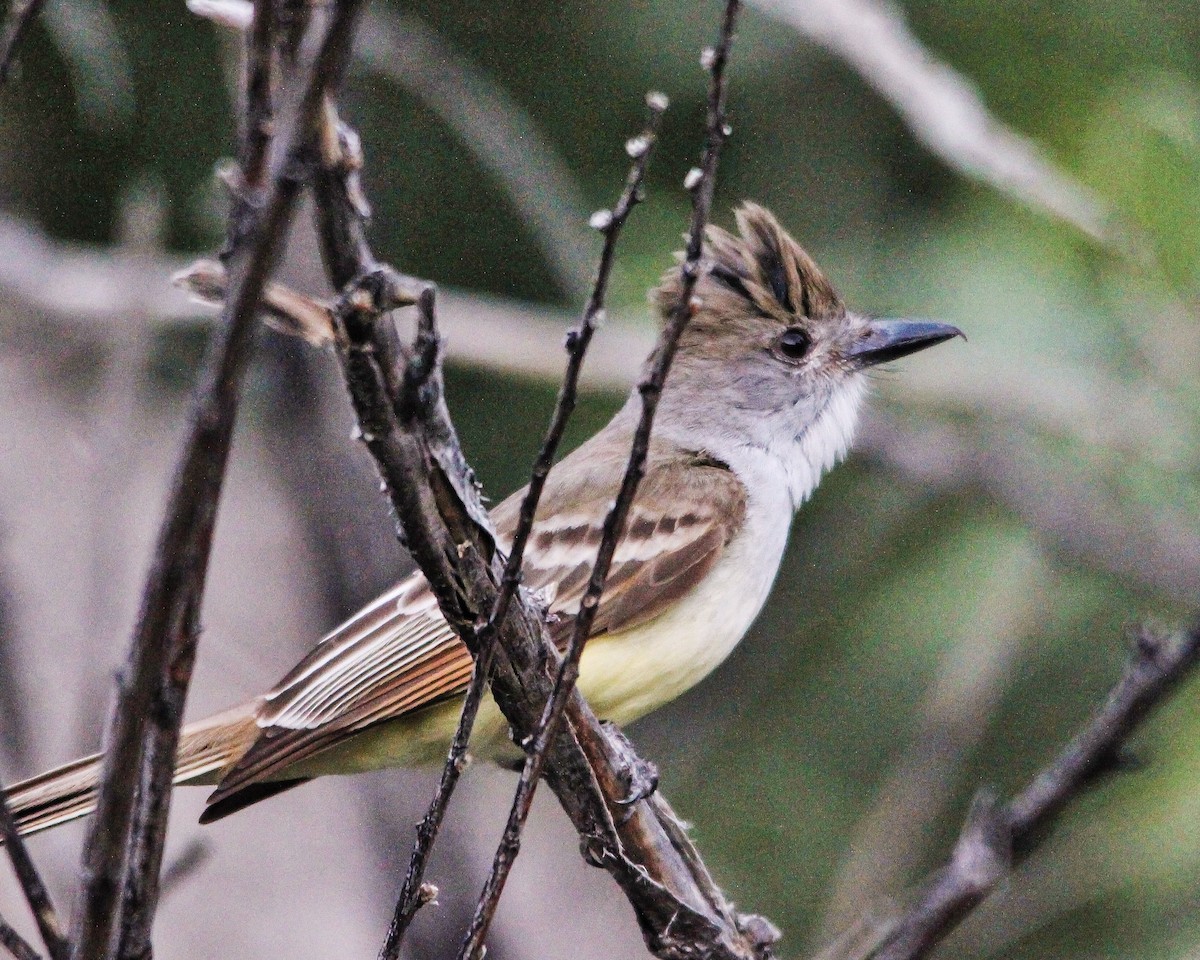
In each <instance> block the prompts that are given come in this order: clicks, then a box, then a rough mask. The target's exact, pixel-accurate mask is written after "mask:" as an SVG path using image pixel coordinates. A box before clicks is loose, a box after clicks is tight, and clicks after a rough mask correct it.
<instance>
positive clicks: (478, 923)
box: [459, 0, 740, 960]
mask: <svg viewBox="0 0 1200 960" xmlns="http://www.w3.org/2000/svg"><path fill="white" fill-rule="evenodd" d="M739 6H740V4H739V3H738V0H729V2H728V3H726V5H725V14H724V18H723V19H722V22H721V31H720V35H719V39H718V42H717V46H716V47H715V48H714V49H713V51H712V52H711V56H710V53H709V51H705V56H704V61H705V64H706V66H708V67H709V69H710V71H711V77H710V82H709V92H708V116H707V130H706V136H705V143H704V153H703V159H702V160H701V166H700V168H699V169H700V176H699V179H697V178H696V176H695V175H694V174H689V175H688V189H690V190H691V191H692V222H691V228H690V230H689V232H688V244H687V255H686V259H685V260H684V263H683V266H682V270H683V291H682V295H681V297H680V305H679V306H678V307H677V308H676V310H675V311H674V313H673V314H672V316H671V317H669V318H668V320H667V323H666V326H665V327H664V328H663V331H662V334H661V335H660V337H659V341H658V345H657V346H656V348H655V352H654V354H653V356H654V360H653V364H652V366H651V368H650V372H649V374H648V375H647V376H646V377H645V379H643V380H642V382H641V383H639V384H638V392H639V393H640V395H641V398H642V414H641V418H640V420H639V421H638V425H637V429H636V430H635V431H634V436H633V444H632V448H631V449H630V451H629V462H628V463H627V465H626V468H625V475H624V477H623V478H622V480H621V488H620V491H619V492H618V494H617V498H616V502H615V503H614V504H613V507H612V509H611V510H610V511H609V512H608V515H607V516H606V517H605V518H604V527H603V532H602V535H601V540H600V547H599V549H598V551H597V554H596V562H595V564H594V565H593V567H592V573H591V577H590V579H589V581H588V586H587V590H586V591H585V592H584V595H583V598H582V600H581V601H580V605H579V613H578V615H577V616H576V618H575V624H574V628H573V630H572V634H571V640H570V643H569V644H568V646H567V652H566V656H565V657H564V658H563V662H562V664H561V666H560V667H559V670H558V675H557V676H556V677H555V681H554V692H553V694H552V695H551V697H550V699H549V701H547V703H546V707H545V710H544V711H543V713H542V716H541V719H540V720H539V724H538V727H537V736H536V737H535V738H534V740H533V745H532V749H530V750H529V751H528V753H527V755H526V759H525V765H524V767H523V768H522V770H521V777H520V780H519V781H518V783H517V791H516V795H515V796H514V798H513V803H512V808H511V810H510V811H509V816H508V822H507V823H506V824H505V828H504V835H503V836H502V837H501V840H500V844H499V846H498V847H497V849H496V855H495V858H494V860H493V861H492V869H491V873H490V874H489V875H488V879H487V882H486V883H485V884H484V888H483V892H482V893H481V894H480V896H479V902H478V904H477V905H476V908H475V914H474V916H473V917H472V918H471V924H470V926H469V927H468V929H467V933H466V936H465V937H464V939H463V945H462V948H461V950H460V951H459V960H477V958H478V957H479V956H481V954H482V948H483V939H484V937H485V936H486V935H487V930H488V927H489V926H490V925H491V921H492V917H493V916H494V915H495V912H496V907H497V905H498V904H499V902H500V895H501V894H502V893H503V891H504V884H505V881H506V880H507V879H508V874H509V872H510V870H511V869H512V865H513V863H514V862H515V860H516V858H517V853H518V852H519V851H520V847H521V832H522V831H523V830H524V827H525V821H526V820H527V819H528V817H529V810H530V808H531V807H532V805H533V797H534V794H535V793H536V791H537V784H538V780H539V779H540V778H541V775H542V768H543V765H544V764H545V762H546V752H547V750H548V749H549V746H550V743H551V741H552V740H553V739H554V737H555V735H556V733H557V731H558V724H559V721H560V719H561V718H562V715H563V710H564V709H565V707H566V703H567V698H568V697H569V696H570V695H571V693H572V691H573V690H574V689H575V684H576V681H577V680H578V679H579V662H580V658H581V657H582V656H583V647H584V644H585V643H586V642H587V638H588V637H589V636H590V635H591V632H592V623H593V621H594V620H595V617H596V611H597V610H598V609H599V605H600V597H601V594H602V593H603V591H604V583H605V581H606V580H607V579H608V570H609V567H610V565H611V564H612V558H613V555H614V553H615V552H616V549H617V541H618V539H619V538H620V536H621V534H622V532H623V531H624V529H625V520H626V517H627V516H628V514H629V509H630V507H631V506H632V504H633V498H634V496H635V495H636V493H637V488H638V485H639V484H640V483H641V480H642V476H643V475H644V474H645V467H646V457H647V455H648V453H649V450H650V432H651V430H652V429H653V426H654V415H655V413H656V412H657V410H658V400H659V397H660V396H661V395H662V389H663V385H664V384H665V383H666V379H667V374H668V373H669V372H670V369H671V362H672V361H673V360H674V358H675V351H676V348H677V347H678V344H679V338H680V336H681V335H682V333H683V329H684V327H685V326H686V325H687V322H688V320H689V319H690V317H691V315H692V309H693V305H692V302H691V301H692V293H693V291H694V290H695V286H696V281H697V280H698V279H699V276H700V254H701V250H702V249H703V242H704V231H705V229H706V227H707V226H708V220H709V215H710V213H711V211H712V200H713V191H714V189H715V187H716V172H717V162H718V160H719V159H720V155H721V147H722V146H723V145H724V143H725V139H726V137H727V136H728V131H727V127H726V123H725V100H726V91H727V84H726V70H725V68H726V65H727V64H728V62H729V50H730V47H731V46H732V44H733V31H734V27H735V25H736V23H737V14H738V9H739ZM580 360H582V358H580ZM578 372H579V371H578V369H574V370H572V369H571V368H570V367H569V368H568V373H567V380H566V382H565V384H564V390H565V389H568V388H573V386H574V380H573V378H575V379H577V378H578ZM565 418H566V414H564V416H563V420H564V423H565ZM539 466H543V465H542V464H540V463H539ZM544 467H545V469H547V470H548V469H549V465H548V464H545V465H544ZM535 477H536V473H535ZM543 479H544V478H543ZM530 521H531V522H532V515H531V516H530ZM526 533H528V530H527V531H526ZM506 572H507V571H506ZM514 578H515V574H514Z"/></svg>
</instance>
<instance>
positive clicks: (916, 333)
mask: <svg viewBox="0 0 1200 960" xmlns="http://www.w3.org/2000/svg"><path fill="white" fill-rule="evenodd" d="M954 337H962V338H963V339H964V340H965V339H967V338H966V336H965V335H964V334H963V332H962V331H961V330H959V329H958V327H954V326H951V325H950V324H948V323H934V322H933V321H932V320H872V321H871V323H870V326H869V327H868V328H867V333H866V335H865V336H864V337H863V338H862V339H861V340H859V341H858V343H856V344H855V345H854V346H853V347H851V349H850V352H849V354H848V356H849V358H850V359H851V360H853V361H854V363H856V364H857V365H858V368H859V369H860V370H861V369H863V368H865V367H873V366H875V365H876V364H878V363H887V362H888V361H889V360H898V359H899V358H900V357H907V356H908V355H909V354H910V353H916V352H917V351H918V350H924V349H925V348H926V347H932V346H933V345H934V344H936V343H943V342H944V341H946V340H950V339H952V338H954Z"/></svg>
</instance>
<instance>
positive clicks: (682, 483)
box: [8, 204, 953, 832]
mask: <svg viewBox="0 0 1200 960" xmlns="http://www.w3.org/2000/svg"><path fill="white" fill-rule="evenodd" d="M737 224H738V234H736V235H735V234H733V233H729V232H727V231H725V230H721V229H719V228H716V227H711V228H709V230H708V233H707V238H706V245H705V257H704V259H705V268H706V272H705V274H704V275H703V276H702V279H701V280H700V282H699V284H698V285H697V288H696V296H697V298H698V301H697V305H696V306H695V307H694V309H693V311H692V313H693V316H692V318H691V321H690V323H689V325H688V326H687V328H686V330H685V332H684V334H683V337H682V339H681V341H680V345H679V353H678V355H677V358H676V364H675V368H674V370H673V372H672V375H671V378H670V380H668V382H667V386H666V389H665V391H664V393H663V396H662V400H661V405H660V410H659V420H658V425H657V426H656V433H655V437H654V439H653V441H652V443H651V447H650V455H649V458H648V460H647V466H646V473H645V477H644V480H643V481H642V484H641V487H640V488H639V491H638V495H637V497H636V498H635V500H634V502H633V504H632V507H631V510H630V514H629V519H628V522H627V526H626V530H625V532H624V534H623V536H622V538H621V540H620V541H619V543H618V546H617V550H616V555H615V557H614V562H613V565H612V568H611V571H610V573H609V577H608V581H607V584H606V587H605V590H604V594H603V597H602V599H601V601H600V606H599V610H598V612H597V616H596V619H595V624H594V627H593V632H592V635H591V638H590V639H589V642H588V645H587V647H586V648H585V650H584V654H583V661H582V665H581V674H580V684H581V687H582V688H583V689H584V692H585V694H586V695H587V696H588V697H589V699H590V700H592V702H593V705H595V706H596V708H597V710H598V711H601V713H602V715H604V716H607V717H611V718H613V719H617V720H619V721H625V720H628V719H632V718H636V717H637V716H641V715H642V714H644V713H645V712H647V711H648V710H652V709H654V708H655V707H657V706H658V705H660V704H662V703H664V702H666V701H668V700H670V699H672V698H673V697H675V696H678V695H679V694H680V693H681V692H683V691H684V690H686V689H688V688H689V687H690V686H692V685H693V684H694V683H696V682H698V681H699V679H701V678H702V677H703V676H705V675H706V674H707V673H708V672H709V671H710V670H712V669H713V668H714V667H715V666H716V665H717V664H718V663H720V661H721V660H722V659H723V658H724V657H725V656H726V655H727V654H728V653H729V651H730V650H732V649H733V646H734V645H735V644H736V643H737V642H738V641H739V640H740V639H741V637H742V635H743V634H744V633H745V631H746V629H747V628H748V627H749V625H750V623H751V622H752V621H753V619H754V617H755V615H756V614H757V612H758V610H759V608H760V607H761V604H762V603H763V601H764V600H765V598H766V596H767V593H768V591H769V590H770V586H771V582H772V580H773V578H774V575H775V571H776V569H777V567H778V564H779V559H780V557H781V556H782V553H783V548H784V544H785V542H786V538H787V528H788V525H789V521H790V518H791V513H792V510H793V509H794V508H795V507H796V506H797V505H798V504H799V503H801V502H803V500H804V498H805V497H807V496H808V495H809V494H810V493H811V491H812V489H813V488H815V486H816V484H817V482H818V480H819V478H820V476H821V473H822V471H824V470H825V469H828V467H829V466H831V465H832V464H833V463H834V462H836V460H837V459H838V457H839V456H841V454H842V453H843V452H844V451H845V449H846V446H847V444H848V443H849V438H850V434H851V431H852V430H853V424H854V418H855V415H856V411H857V404H858V399H859V397H860V396H861V393H862V385H861V377H859V371H860V370H861V369H862V368H863V366H865V365H868V364H869V363H870V362H875V361H874V360H865V359H863V356H864V355H863V353H862V351H863V350H864V349H866V348H867V347H870V348H872V349H873V348H874V346H876V345H877V342H876V340H873V339H871V338H872V337H883V338H884V339H883V340H880V341H879V343H885V345H886V343H887V341H886V336H887V334H888V331H887V330H886V329H883V330H876V329H875V328H873V327H872V326H871V322H870V321H868V320H867V319H866V318H863V317H860V316H857V315H855V314H851V313H849V312H848V311H847V310H846V309H845V307H844V306H843V304H842V302H841V300H840V299H839V297H838V295H837V293H836V291H835V290H834V289H833V287H832V286H831V285H830V283H829V281H828V280H826V279H825V277H824V276H823V274H822V273H821V271H820V270H819V269H818V268H817V266H816V264H815V263H813V261H812V259H811V258H810V257H809V256H808V255H807V254H806V253H805V252H804V251H803V250H802V249H801V248H800V246H799V245H798V244H796V242H795V241H793V240H792V239H791V237H789V236H788V235H787V233H786V232H785V231H784V230H783V228H782V227H780V226H779V224H778V223H777V222H776V221H775V219H774V218H773V217H772V216H771V214H769V213H768V212H767V211H766V210H764V209H763V208H761V207H757V206H754V205H753V204H747V205H745V206H744V207H742V208H741V209H740V210H738V211H737ZM679 295H680V278H679V271H678V270H677V269H675V270H671V271H669V272H668V273H667V274H666V275H665V276H664V278H663V281H662V284H661V285H660V287H659V288H658V290H657V291H655V293H654V300H655V302H656V303H657V304H658V306H659V308H660V310H662V311H663V312H664V313H669V312H670V311H672V310H673V309H674V308H675V307H676V305H677V303H678V299H679ZM906 329H907V328H906ZM946 329H948V330H953V328H946ZM901 332H904V331H901ZM909 333H911V331H908V332H907V333H905V335H906V336H908V335H909ZM947 335H949V334H947V333H946V332H945V330H941V331H938V330H930V331H925V330H919V331H917V334H915V335H913V336H915V337H916V339H913V338H912V337H910V339H909V340H905V341H904V344H916V343H919V342H920V338H921V337H926V341H925V342H940V339H945V336H947ZM938 338H940V339H938ZM864 345H865V346H864ZM897 349H899V350H900V352H897V350H893V349H891V347H889V348H888V351H890V352H886V355H887V356H896V355H902V353H904V352H911V350H912V349H919V346H903V345H902V349H901V348H897ZM884 355H885V352H880V353H878V354H877V356H884ZM639 406H640V405H639V402H638V397H637V394H636V393H634V394H633V395H632V396H631V398H630V401H629V402H628V403H627V404H626V406H625V408H624V409H623V410H622V411H621V412H620V413H618V414H617V416H616V417H615V418H614V419H613V420H612V422H610V423H609V424H608V426H606V427H605V428H604V429H603V430H601V431H600V432H599V433H598V434H597V435H596V436H594V437H593V438H592V439H591V440H589V441H588V442H587V443H585V444H583V445H582V446H581V447H580V448H579V449H578V450H576V451H575V452H573V453H572V454H570V455H569V456H567V457H566V458H565V459H564V460H563V461H562V462H561V463H559V464H558V465H557V466H555V468H554V469H553V470H552V471H551V473H550V476H549V479H548V482H547V486H546V489H545V493H544V495H543V497H542V501H541V505H540V507H539V509H538V513H537V519H536V523H535V525H534V528H533V531H532V536H531V538H530V542H529V547H528V550H527V553H526V559H525V567H524V583H525V586H526V587H527V588H529V589H530V590H533V591H535V592H536V593H537V594H539V595H540V598H541V600H542V602H543V603H544V604H545V605H546V607H547V609H548V612H549V618H548V626H549V630H550V634H551V636H552V637H553V639H554V640H555V641H556V642H557V643H559V644H560V645H562V644H564V643H565V642H566V639H567V637H568V636H569V635H570V632H571V629H572V626H573V623H574V617H575V616H576V614H577V613H578V610H579V604H580V602H581V598H582V596H583V593H584V590H585V588H586V583H587V578H588V575H589V572H590V569H591V564H592V562H593V561H594V559H595V554H596V549H597V546H598V544H599V540H600V528H601V524H602V522H603V520H604V517H605V515H606V513H607V511H608V509H609V505H610V503H611V501H612V498H613V497H614V496H615V495H616V491H617V489H618V487H619V485H620V480H621V476H622V474H623V472H624V468H625V463H626V459H627V457H628V451H629V444H630V440H631V437H632V433H633V428H634V424H635V423H636V420H637V416H638V412H639ZM747 477H750V478H752V479H753V484H752V489H751V490H748V488H747V486H746V482H745V481H746V478H747ZM522 496H523V491H520V492H518V493H516V494H514V495H513V496H512V497H510V498H508V499H507V500H506V501H504V502H503V503H502V504H500V505H499V506H498V507H496V509H495V510H494V511H493V514H492V519H493V522H494V525H495V528H496V531H497V534H498V543H499V545H500V547H501V549H507V547H508V545H509V543H510V541H511V537H512V536H513V532H514V529H515V526H516V522H517V512H518V508H519V504H520V499H521V497H522ZM701 584H705V589H697V587H699V586H700V585H701ZM471 667H472V662H471V657H470V655H469V654H468V652H467V650H466V648H465V647H464V646H463V645H462V643H461V642H460V641H459V640H458V638H457V637H456V636H455V635H454V634H453V633H452V632H451V630H450V629H449V627H448V626H447V625H446V623H445V621H444V620H443V619H442V618H441V616H440V613H439V611H438V609H437V605H436V603H435V602H434V598H433V596H432V593H431V592H430V590H429V588H428V585H427V584H426V583H425V580H424V578H423V577H422V575H421V574H420V573H416V574H413V575H412V576H411V577H409V578H408V579H407V580H405V581H403V582H402V583H400V584H398V585H397V586H396V587H394V588H393V589H392V590H391V591H389V592H388V593H387V594H385V595H384V596H382V597H380V598H379V599H378V600H376V601H375V602H374V603H372V604H370V605H369V606H368V607H366V608H365V609H364V610H363V611H361V612H360V613H359V614H357V615H356V616H355V617H353V618H351V619H350V620H349V621H348V622H347V623H345V624H343V625H342V626H340V627H338V628H337V629H336V630H334V631H333V632H332V633H330V634H329V635H328V636H327V637H326V638H325V639H324V640H323V641H321V643H320V644H318V645H317V646H316V647H315V648H314V649H313V650H312V651H311V652H310V653H309V654H308V655H307V656H306V657H305V658H304V659H303V660H301V661H300V663H298V664H297V665H296V666H295V667H294V668H293V669H292V670H291V671H289V673H288V674H287V675H286V676H285V677H284V678H283V679H282V680H281V681H280V682H279V684H278V685H276V687H275V688H274V689H272V690H271V691H269V692H268V693H266V694H265V695H264V696H262V697H261V698H259V699H257V700H255V701H254V702H252V703H250V704H246V705H244V706H242V707H239V708H237V709H235V710H233V711H229V712H227V713H225V714H221V715H218V716H216V717H212V718H209V719H208V720H205V721H201V722H200V723H197V724H191V725H189V726H188V727H186V728H185V730H184V732H183V736H182V739H181V744H180V749H179V759H178V767H177V770H176V777H175V780H176V782H177V783H209V784H216V786H217V789H216V791H215V792H214V793H213V795H212V796H211V798H210V805H209V807H208V810H207V812H206V814H205V816H204V819H205V820H212V819H216V818H218V817H221V816H224V815H226V814H228V813H230V812H232V811H234V810H236V809H240V808H241V807H243V806H245V805H246V804H248V803H253V802H256V801H257V800H259V799H262V798H263V797H265V796H269V795H271V794H273V793H277V792H279V791H280V790H284V789H288V788H289V787H291V786H294V785H295V784H297V783H300V782H303V781H304V780H305V779H308V778H311V777H313V776H320V775H324V774H327V773H344V772H354V771H357V770H366V769H374V768H376V767H381V766H394V765H400V764H415V763H423V762H436V761H437V760H440V759H441V758H442V757H443V756H444V754H445V743H446V741H447V740H448V739H449V730H452V729H453V720H454V716H455V713H456V711H454V710H453V709H452V706H451V705H450V704H449V703H448V701H451V700H453V699H454V698H456V697H459V696H460V695H461V694H462V691H463V690H464V688H465V687H466V684H467V681H468V679H469V677H470V673H471ZM486 706H487V704H486V703H485V707H486ZM492 711H493V712H492V715H491V717H490V718H489V719H488V721H487V723H485V722H484V717H483V715H482V714H481V719H480V724H479V725H478V726H477V731H478V730H480V728H483V730H482V732H479V733H478V734H477V737H476V739H474V740H473V741H472V749H473V750H476V751H477V752H478V751H482V752H484V753H485V755H486V754H488V753H490V754H492V755H502V754H503V752H504V749H506V748H507V749H508V750H510V751H511V750H513V749H514V748H512V746H511V744H508V743H507V742H506V740H505V736H504V734H505V732H506V726H505V724H504V723H503V720H502V718H501V717H500V716H499V714H498V713H497V712H495V710H494V707H493V708H492ZM485 712H486V711H485ZM447 723H448V724H449V729H447V727H446V724H447ZM97 772H98V762H97V758H95V757H91V758H86V759H84V760H80V761H77V762H75V763H72V764H69V765H67V766H65V767H61V768H59V769H58V770H54V771H51V772H49V773H46V774H43V775H41V776H39V777H36V778H34V779H32V780H28V781H26V782H24V783H21V784H18V785H17V786H15V787H13V788H12V789H11V790H10V791H9V792H8V797H9V800H10V803H11V805H12V808H13V811H14V813H15V814H16V816H17V819H18V823H19V824H20V827H21V829H22V831H23V832H30V831H33V830H38V829H43V828H46V827H49V826H53V825H54V824H56V823H61V822H63V821H65V820H68V819H71V818H72V817H76V816H81V815H83V814H85V813H87V812H89V811H90V810H91V809H92V807H93V805H94V802H95V798H94V793H95V784H96V777H97Z"/></svg>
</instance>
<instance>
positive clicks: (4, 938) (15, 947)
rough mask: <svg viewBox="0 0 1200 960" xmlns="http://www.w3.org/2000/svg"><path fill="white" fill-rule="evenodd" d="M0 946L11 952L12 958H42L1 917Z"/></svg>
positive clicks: (17, 959)
mask: <svg viewBox="0 0 1200 960" xmlns="http://www.w3.org/2000/svg"><path fill="white" fill-rule="evenodd" d="M0 947H3V948H4V949H5V950H7V951H8V952H9V953H10V954H12V957H13V960H42V958H41V955H40V954H39V953H38V952H37V951H36V950H34V949H33V947H31V946H30V945H29V942H28V941H27V940H26V939H25V938H24V937H22V936H21V935H20V934H19V933H17V931H16V930H14V929H13V928H12V927H11V926H9V925H8V923H7V922H6V921H5V920H4V918H3V917H0Z"/></svg>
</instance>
